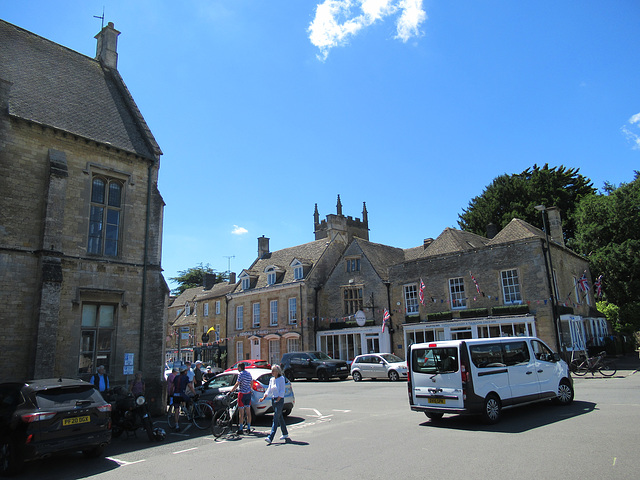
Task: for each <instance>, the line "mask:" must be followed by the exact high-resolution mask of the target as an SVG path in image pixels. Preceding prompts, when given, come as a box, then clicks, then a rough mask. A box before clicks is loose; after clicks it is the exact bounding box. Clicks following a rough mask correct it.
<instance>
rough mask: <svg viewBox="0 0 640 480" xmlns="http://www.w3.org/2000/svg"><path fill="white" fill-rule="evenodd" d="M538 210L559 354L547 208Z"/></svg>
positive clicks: (540, 206)
mask: <svg viewBox="0 0 640 480" xmlns="http://www.w3.org/2000/svg"><path fill="white" fill-rule="evenodd" d="M533 208H535V209H536V210H538V211H539V212H540V215H541V216H542V226H543V228H544V236H545V240H546V241H545V243H544V244H543V246H542V253H543V255H544V266H545V268H546V270H547V280H548V281H549V293H550V294H551V314H552V315H553V325H554V327H555V329H556V346H557V349H558V353H560V352H561V351H562V343H563V342H562V332H561V331H560V328H559V324H558V315H557V302H556V294H555V286H554V285H555V283H554V281H553V263H552V261H551V248H550V244H549V223H548V214H547V207H545V206H544V205H536V206H535V207H533Z"/></svg>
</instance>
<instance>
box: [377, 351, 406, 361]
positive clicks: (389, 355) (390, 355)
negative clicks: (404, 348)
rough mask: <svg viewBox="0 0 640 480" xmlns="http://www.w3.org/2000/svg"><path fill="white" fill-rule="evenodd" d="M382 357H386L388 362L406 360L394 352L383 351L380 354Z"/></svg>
mask: <svg viewBox="0 0 640 480" xmlns="http://www.w3.org/2000/svg"><path fill="white" fill-rule="evenodd" d="M380 356H381V357H382V358H384V359H385V360H386V361H387V362H389V363H398V362H404V360H402V359H401V358H400V357H398V356H397V355H394V354H393V353H383V354H382V355H380Z"/></svg>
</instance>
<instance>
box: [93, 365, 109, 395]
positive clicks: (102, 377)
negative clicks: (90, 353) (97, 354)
mask: <svg viewBox="0 0 640 480" xmlns="http://www.w3.org/2000/svg"><path fill="white" fill-rule="evenodd" d="M89 383H93V385H94V386H95V387H96V388H97V389H98V391H99V392H104V391H105V390H108V389H109V376H108V375H107V372H106V370H105V368H104V365H100V366H99V367H98V369H97V370H96V373H95V375H93V376H92V377H91V380H90V381H89Z"/></svg>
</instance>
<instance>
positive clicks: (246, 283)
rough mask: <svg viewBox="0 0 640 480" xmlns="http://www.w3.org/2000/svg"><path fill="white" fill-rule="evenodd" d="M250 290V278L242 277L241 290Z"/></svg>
mask: <svg viewBox="0 0 640 480" xmlns="http://www.w3.org/2000/svg"><path fill="white" fill-rule="evenodd" d="M250 288H251V278H250V277H243V278H242V289H243V290H249V289H250Z"/></svg>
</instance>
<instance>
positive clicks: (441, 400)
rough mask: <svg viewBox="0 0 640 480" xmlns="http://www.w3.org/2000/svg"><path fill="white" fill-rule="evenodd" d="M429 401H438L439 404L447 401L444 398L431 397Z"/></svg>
mask: <svg viewBox="0 0 640 480" xmlns="http://www.w3.org/2000/svg"><path fill="white" fill-rule="evenodd" d="M428 402H429V403H437V404H439V405H444V404H445V403H447V401H446V400H445V399H444V398H430V399H429V400H428Z"/></svg>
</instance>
